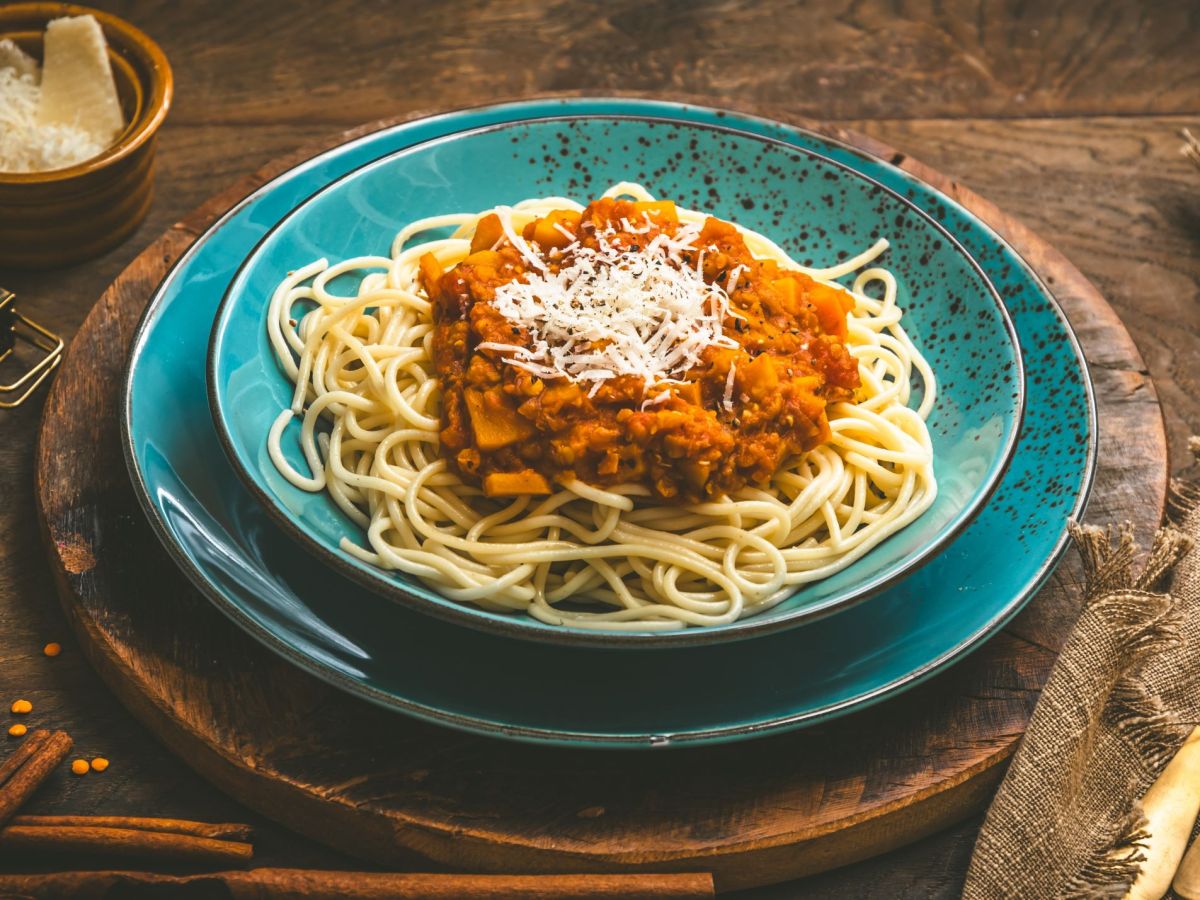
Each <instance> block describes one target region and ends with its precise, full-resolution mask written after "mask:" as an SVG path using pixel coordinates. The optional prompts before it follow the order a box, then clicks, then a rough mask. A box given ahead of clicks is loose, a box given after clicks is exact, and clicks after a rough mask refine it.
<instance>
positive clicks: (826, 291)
mask: <svg viewBox="0 0 1200 900" xmlns="http://www.w3.org/2000/svg"><path fill="white" fill-rule="evenodd" d="M844 296H846V295H845V294H844V293H843V292H842V291H839V290H837V289H836V288H831V287H828V286H826V285H824V284H820V283H818V282H813V284H812V286H811V287H810V288H809V290H808V302H809V303H811V304H812V305H813V309H815V310H816V311H817V318H818V319H819V320H820V322H821V328H822V329H824V330H825V331H826V332H828V333H829V334H833V335H837V336H838V337H839V338H841V339H842V340H845V339H846V313H847V312H848V310H847V309H846V307H845V305H844V304H843V300H842V298H843V297H844Z"/></svg>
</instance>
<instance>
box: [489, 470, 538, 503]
mask: <svg viewBox="0 0 1200 900" xmlns="http://www.w3.org/2000/svg"><path fill="white" fill-rule="evenodd" d="M483 492H484V493H485V494H487V495H488V496H489V497H519V496H522V495H524V494H549V493H550V482H548V481H547V480H546V479H545V477H544V476H543V475H541V474H540V473H538V472H535V471H534V470H533V469H524V470H522V471H520V472H492V473H491V474H489V475H485V476H484V477H483Z"/></svg>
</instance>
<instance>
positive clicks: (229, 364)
mask: <svg viewBox="0 0 1200 900" xmlns="http://www.w3.org/2000/svg"><path fill="white" fill-rule="evenodd" d="M481 172H486V177H480V173H481ZM627 180H637V181H640V182H642V183H644V184H645V185H646V186H647V188H648V189H649V190H650V191H651V192H652V193H653V194H655V195H656V196H659V197H668V198H671V199H674V200H676V201H678V202H680V203H681V204H683V205H686V206H692V207H696V208H700V209H704V210H705V211H708V212H712V213H714V214H716V215H718V216H721V217H724V218H727V219H736V220H737V221H738V222H740V223H741V224H743V225H746V226H748V227H750V228H753V229H755V230H757V231H760V232H762V233H764V234H766V235H767V236H768V237H770V238H772V239H773V240H775V241H776V243H779V244H780V245H781V246H783V247H784V249H785V250H787V251H788V252H789V253H790V254H791V255H792V256H793V258H795V259H797V260H799V261H802V262H803V263H805V264H807V265H817V266H823V265H833V264H834V263H836V262H839V261H841V260H844V259H846V258H848V257H850V256H853V255H855V254H857V253H860V252H862V251H863V250H865V249H867V248H868V247H870V246H871V245H872V244H873V243H874V242H875V241H876V240H877V239H878V238H879V237H880V236H881V235H882V236H884V237H887V238H888V240H889V241H890V242H891V247H890V248H889V250H888V251H887V253H886V254H885V255H884V256H883V257H882V258H881V259H880V260H879V263H880V264H882V265H885V266H887V267H888V268H889V269H891V271H892V272H893V273H895V275H896V277H897V280H898V282H899V291H898V296H897V302H898V303H899V305H900V307H901V308H902V309H903V310H904V324H905V327H906V329H907V330H908V332H909V334H910V335H911V336H912V338H913V340H914V341H915V342H916V344H917V346H918V347H920V348H921V350H922V352H924V353H925V355H926V357H927V358H928V360H929V363H930V365H931V366H932V368H933V371H934V372H935V373H936V375H937V378H938V382H939V390H938V396H937V403H936V406H935V407H934V410H933V412H932V413H931V415H930V417H929V420H928V425H929V430H930V435H931V438H932V441H933V449H934V471H935V474H936V476H937V479H938V483H939V486H940V490H939V492H938V495H937V499H936V500H935V501H934V503H933V505H932V506H931V507H930V508H929V510H927V511H926V512H925V513H924V514H922V515H921V517H920V518H918V519H917V520H916V521H914V522H913V523H911V524H910V525H908V526H907V527H906V528H904V529H903V530H902V531H900V532H899V533H897V534H895V535H893V536H891V537H889V538H888V539H887V540H885V541H883V542H882V543H881V544H880V545H878V546H877V547H874V548H873V549H871V550H870V551H869V552H868V553H867V554H865V555H864V556H863V557H862V558H861V559H859V560H857V561H855V562H854V563H853V564H851V565H849V566H847V567H846V568H845V569H843V570H842V571H840V572H838V573H836V574H834V575H832V576H830V577H829V578H825V579H823V580H821V581H818V582H814V583H812V584H808V585H805V586H803V587H802V588H801V589H799V590H797V591H796V592H795V593H794V594H793V595H792V596H790V597H789V598H788V599H786V600H784V601H783V602H782V603H780V604H778V605H777V606H775V607H774V608H772V609H770V610H768V611H766V612H763V613H761V614H759V615H756V616H752V617H749V618H745V619H742V620H740V621H737V622H732V623H730V624H728V625H721V626H716V627H711V628H689V629H684V630H680V631H673V632H666V633H664V632H661V631H660V632H654V631H645V632H631V631H601V630H593V629H584V628H573V627H570V626H555V625H548V624H546V623H544V622H541V621H539V620H537V619H535V618H534V617H532V616H529V615H525V614H512V613H508V614H506V613H497V612H489V611H487V610H484V609H480V608H479V607H477V606H473V605H470V604H464V603H459V602H455V601H453V600H449V599H446V598H444V597H442V596H441V595H440V594H438V593H437V592H436V590H434V589H432V588H429V587H427V586H426V585H424V584H422V583H421V582H420V581H418V580H417V579H415V578H413V577H411V576H408V575H405V574H404V573H401V572H396V571H387V570H384V569H380V568H377V567H375V566H372V565H370V564H369V563H365V562H363V561H362V560H360V559H359V558H357V557H356V556H354V555H352V554H351V553H349V552H347V551H346V550H345V549H343V546H342V542H343V541H350V542H352V543H356V544H359V545H363V544H365V538H364V536H363V531H362V529H361V528H360V527H359V526H358V525H357V524H355V523H354V522H353V521H352V520H351V519H350V518H349V517H348V516H346V514H345V513H344V512H342V510H341V509H339V508H338V506H337V504H336V503H334V502H333V500H332V499H331V498H330V497H329V495H328V494H327V493H325V492H320V493H317V494H313V493H309V492H306V491H303V490H301V489H299V488H297V487H295V486H294V485H292V484H291V483H290V482H289V481H287V480H286V479H285V478H284V477H283V476H282V475H281V474H280V473H279V471H278V470H277V469H276V468H275V465H274V464H273V463H272V461H271V459H270V457H269V455H268V454H267V449H266V443H267V433H268V431H269V430H270V429H271V426H272V423H274V421H275V420H276V419H277V418H278V416H279V411H280V410H282V409H285V408H287V406H288V405H289V404H290V403H291V399H292V390H293V386H292V382H291V381H290V380H289V379H288V378H287V377H286V375H285V373H284V372H283V370H282V369H281V368H280V366H279V365H278V363H277V362H276V360H275V356H274V353H273V350H272V348H271V345H270V342H269V341H268V339H267V332H266V326H265V323H266V311H267V306H268V305H269V303H270V299H271V296H272V294H273V293H274V291H275V288H276V286H277V285H278V284H279V282H280V280H282V279H283V277H284V276H285V275H286V273H287V272H289V271H291V270H294V269H298V268H300V267H301V266H304V265H306V264H308V263H310V262H312V261H313V260H315V259H320V258H326V259H329V260H330V261H338V260H342V259H348V258H350V257H354V256H363V255H368V254H369V255H377V256H383V257H386V256H388V254H389V252H390V247H391V244H392V240H393V239H394V238H395V235H396V233H397V232H398V231H400V229H401V228H403V227H404V226H405V225H407V224H408V223H409V222H412V221H414V220H416V219H419V218H423V217H425V216H436V215H443V214H446V213H453V212H463V211H475V210H481V209H487V208H489V207H492V206H496V205H498V204H513V203H516V202H517V201H519V200H522V199H524V198H527V197H540V196H550V195H558V196H561V195H567V196H573V197H575V198H576V199H578V200H580V201H581V202H586V200H587V199H589V198H590V196H592V195H594V194H598V193H600V192H601V191H603V190H605V189H607V188H608V187H609V186H611V185H613V184H616V183H617V182H619V181H627ZM589 192H591V193H589ZM343 280H344V282H345V283H344V284H338V283H336V282H335V284H334V285H333V287H334V290H335V291H336V292H338V293H345V294H352V293H353V292H354V290H355V289H356V287H357V281H356V279H352V278H350V277H349V276H347V277H345V278H344V279H343ZM843 281H844V282H845V283H847V284H849V283H850V282H852V281H853V275H848V276H846V277H845V278H844V279H843ZM208 385H209V392H210V398H211V405H212V409H213V415H214V418H215V421H216V426H217V433H218V435H219V436H220V437H221V440H222V443H223V444H224V445H225V448H226V450H227V452H228V453H229V456H230V458H231V460H232V462H233V465H234V468H235V469H236V470H237V471H238V472H239V474H241V475H242V477H243V478H244V480H245V481H246V484H247V486H248V487H249V488H250V490H251V491H252V492H253V493H254V494H256V495H257V496H258V497H260V498H261V499H262V501H263V503H264V504H265V505H266V507H267V510H268V512H271V513H272V514H273V515H274V516H275V518H276V520H277V521H278V522H279V523H280V524H281V525H283V527H284V528H285V529H286V530H288V531H290V532H291V533H292V534H293V535H295V536H296V537H297V538H299V539H300V540H301V541H303V542H305V544H306V545H307V546H308V547H309V548H310V549H311V550H313V551H314V552H315V553H316V554H317V555H318V556H320V557H321V558H323V559H326V560H327V561H329V562H330V563H331V564H332V565H334V566H336V567H337V568H339V569H340V570H342V571H343V572H345V573H346V574H347V575H349V576H350V577H351V578H354V579H355V580H357V581H359V582H360V583H362V584H364V585H365V586H367V587H369V588H372V589H374V590H377V591H379V592H381V593H382V594H384V596H387V597H390V598H392V599H395V600H397V601H400V602H402V603H405V604H407V605H409V606H411V607H412V608H413V609H416V610H418V611H419V612H426V613H432V614H434V615H437V616H440V617H442V618H445V619H448V620H450V621H454V622H459V623H462V624H465V625H469V626H472V627H476V628H483V629H485V630H491V631H498V632H500V633H503V634H508V635H512V636H515V637H521V638H531V639H536V640H544V641H550V642H552V643H564V644H581V643H582V644H596V645H604V646H612V647H620V648H629V647H637V646H644V645H649V644H654V645H658V646H669V645H682V644H710V643H716V642H720V641H723V640H731V639H737V638H745V637H749V636H752V635H760V634H765V633H767V632H771V631H776V630H780V629H783V628H787V627H791V626H795V625H798V624H800V623H802V622H806V621H810V620H812V619H815V618H818V617H820V616H822V615H828V614H830V613H832V612H834V611H836V610H839V609H842V608H844V607H846V606H847V605H848V604H850V603H852V602H854V601H856V600H860V599H862V598H864V597H866V596H869V595H870V594H872V593H875V592H877V591H879V590H881V589H883V588H884V587H886V586H887V585H888V584H890V583H892V582H894V581H896V580H897V579H898V578H901V577H903V576H904V575H905V574H907V573H908V572H910V571H912V570H913V569H914V568H915V567H916V566H918V565H919V564H921V563H922V562H924V561H926V560H928V559H929V558H931V557H932V556H933V555H934V554H935V553H937V551H938V550H940V549H941V548H942V547H943V546H945V544H946V543H947V541H949V540H950V539H951V538H953V536H954V535H955V534H957V533H958V532H959V531H960V530H961V529H962V528H963V527H964V526H965V525H966V523H967V522H968V521H970V519H971V518H972V517H973V516H974V515H975V514H976V513H977V512H978V510H979V509H980V508H981V506H982V505H983V503H984V501H985V500H986V499H987V497H988V496H989V495H990V494H991V491H992V489H993V488H994V487H995V485H996V483H997V482H998V480H999V478H1000V475H1001V473H1002V472H1003V471H1004V468H1005V466H1007V464H1008V461H1009V458H1010V456H1011V454H1012V450H1013V447H1014V445H1015V443H1016V437H1017V430H1018V427H1019V425H1020V420H1021V415H1022V411H1023V403H1024V377H1023V373H1022V367H1021V357H1020V353H1019V351H1018V349H1017V342H1016V337H1015V335H1014V334H1013V328H1012V323H1011V321H1010V320H1009V317H1008V314H1007V312H1006V311H1005V309H1004V305H1003V304H1002V303H1001V301H1000V298H999V297H998V296H997V295H996V292H995V290H993V288H992V286H991V284H990V283H989V281H988V279H987V277H986V276H985V275H984V274H983V272H982V271H981V270H980V269H979V267H978V266H977V265H976V264H975V262H974V261H973V260H972V259H971V257H970V255H969V254H968V253H967V252H966V251H965V250H964V249H963V248H962V246H961V245H960V244H959V243H958V242H957V241H956V240H955V239H954V237H952V236H951V234H950V233H949V232H948V231H947V230H946V229H945V228H943V227H942V226H941V225H940V224H938V223H937V221H935V220H934V218H933V217H931V216H929V215H928V214H926V213H925V212H923V211H921V210H920V209H919V208H918V207H917V206H915V205H914V204H912V203H911V202H909V201H908V200H906V199H905V198H903V197H902V196H900V195H898V194H896V193H894V192H893V191H891V190H889V189H888V188H885V187H884V186H882V185H881V184H880V183H879V182H878V181H875V180H874V179H872V178H870V177H868V176H866V175H864V174H862V173H860V172H858V171H856V170H855V169H853V168H851V167H849V166H846V165H844V164H842V163H838V162H836V161H834V160H831V159H829V158H828V157H826V156H823V155H821V154H819V153H816V152H815V151H813V150H809V149H804V148H798V147H793V146H791V145H790V144H786V143H783V142H781V141H778V140H774V139H771V138H764V137H760V136H758V135H753V134H746V133H744V132H737V131H733V130H730V129H727V128H723V127H717V126H714V125H710V124H704V123H693V122H672V121H668V120H655V119H650V118H614V117H607V116H591V117H584V116H580V117H572V118H557V119H542V120H537V121H531V122H516V123H511V124H506V125H492V126H488V127H484V128H480V129H476V130H473V131H467V132H458V133H455V134H453V135H450V136H445V137H441V138H435V139H433V140H430V141H426V142H424V143H421V144H418V145H415V146H412V147H409V148H406V149H404V150H401V151H398V152H397V153H394V154H392V155H391V156H388V157H385V158H384V159H380V160H377V161H375V162H372V163H370V164H368V165H366V166H364V167H362V168H360V169H357V170H356V171H354V172H352V173H351V174H349V175H347V176H346V177H344V178H342V179H339V180H337V181H335V182H333V183H332V184H331V185H329V186H328V187H325V188H324V189H322V190H321V191H319V192H318V193H316V194H315V195H314V196H312V197H310V198H309V199H308V200H306V201H305V202H304V203H303V204H301V205H300V206H299V207H298V208H297V209H296V210H294V211H293V212H292V213H290V214H289V215H288V216H286V217H285V218H284V219H283V220H282V221H281V222H280V223H279V224H278V225H276V226H275V228H274V229H272V231H271V233H270V234H268V235H267V237H266V238H265V239H264V240H263V241H262V242H261V243H260V244H259V245H258V247H256V248H255V250H254V252H253V253H251V254H250V255H249V257H248V258H247V260H246V262H245V263H244V264H243V266H242V267H241V269H240V271H239V272H238V274H237V276H236V277H235V278H234V280H233V283H232V284H231V285H230V287H229V290H228V291H227V292H226V295H225V300H224V302H223V304H222V306H221V309H220V310H219V311H218V313H217V319H216V323H215V325H214V327H213V332H212V341H211V344H210V353H209V373H208ZM919 387H920V385H918V390H917V391H916V393H915V396H914V398H913V405H914V406H916V405H918V404H919V403H920V398H921V395H922V391H921V390H919ZM299 431H300V425H299V421H298V420H296V421H293V422H292V423H291V425H290V426H289V431H288V432H287V433H285V437H284V441H283V447H284V453H285V455H286V456H287V457H288V458H289V461H290V462H291V463H292V465H293V466H294V467H295V468H296V469H298V470H301V471H303V470H306V468H307V466H306V464H305V462H304V459H303V454H302V453H301V451H300V445H299V441H298V440H297V439H296V436H297V435H298V433H299Z"/></svg>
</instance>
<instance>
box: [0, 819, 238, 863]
mask: <svg viewBox="0 0 1200 900" xmlns="http://www.w3.org/2000/svg"><path fill="white" fill-rule="evenodd" d="M0 852H3V853H4V854H5V855H10V854H25V853H32V852H38V853H57V854H71V853H88V854H95V855H103V856H117V857H130V856H132V857H153V858H155V859H162V860H170V861H172V862H190V863H208V864H213V863H217V864H223V865H229V864H234V863H244V862H246V860H248V859H250V858H251V856H253V855H254V847H253V845H251V844H248V843H245V842H243V841H222V840H217V839H214V838H207V837H197V836H195V835H192V834H177V833H171V832H165V831H146V830H143V829H138V828H101V827H90V826H78V825H9V826H7V827H6V828H4V829H3V830H0Z"/></svg>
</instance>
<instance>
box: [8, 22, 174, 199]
mask: <svg viewBox="0 0 1200 900" xmlns="http://www.w3.org/2000/svg"><path fill="white" fill-rule="evenodd" d="M84 15H89V16H93V17H94V18H95V19H96V21H97V22H99V23H100V27H101V28H102V29H103V31H104V38H105V41H106V42H107V44H108V48H107V49H108V52H109V53H110V54H114V53H115V54H117V55H119V56H125V57H128V56H135V57H140V59H141V61H142V62H143V63H145V64H146V68H147V69H148V71H149V81H148V83H146V84H144V85H143V93H144V94H145V99H144V100H143V102H142V108H141V110H140V112H139V114H138V117H137V119H136V120H134V121H133V122H130V123H129V124H128V125H127V126H126V127H125V128H124V129H123V130H122V132H121V134H120V135H119V136H118V138H117V140H116V141H115V142H114V143H113V144H112V145H110V146H109V147H107V148H106V149H105V150H104V151H103V152H101V153H100V154H98V155H96V156H93V157H91V158H89V159H85V160H84V161H83V162H79V163H76V164H75V165H73V166H67V167H66V168H64V169H50V170H48V171H45V172H0V185H33V184H49V183H57V182H63V181H69V180H70V179H72V178H78V177H80V176H83V175H88V174H90V173H92V172H96V171H98V170H100V169H104V168H107V167H108V166H110V165H112V164H114V163H117V162H119V161H120V160H123V159H125V158H126V157H128V156H131V155H132V154H133V153H134V152H136V151H137V150H138V149H139V148H140V147H141V146H142V145H143V144H145V143H146V142H147V141H149V140H150V139H151V138H153V137H154V135H155V133H156V132H157V131H158V129H159V126H160V125H162V123H163V121H164V120H165V119H166V117H167V112H168V111H169V110H170V108H171V100H172V98H173V96H174V93H175V78H174V75H173V73H172V71H171V64H170V63H169V62H168V61H167V55H166V54H165V53H164V52H163V50H162V48H161V47H159V46H158V44H157V43H155V42H154V40H153V39H152V38H151V37H150V36H149V35H147V34H146V33H145V32H144V31H142V30H141V29H140V28H138V27H137V26H135V25H133V24H132V23H130V22H127V21H126V20H125V19H122V18H121V17H120V16H116V15H113V14H112V13H109V12H105V11H104V10H100V9H95V8H93V7H90V6H81V5H79V4H76V3H13V4H11V5H5V6H2V7H0V37H3V36H4V34H5V33H6V32H5V29H6V27H7V26H8V25H9V24H11V23H12V22H14V21H29V22H34V21H37V20H39V19H42V20H44V22H43V26H42V27H43V30H44V28H45V22H49V21H50V20H51V19H57V18H61V17H63V16H84ZM114 39H115V40H114ZM127 61H128V60H127ZM135 69H136V67H135Z"/></svg>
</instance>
